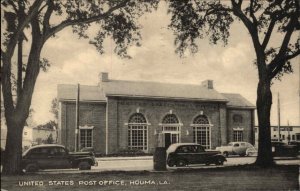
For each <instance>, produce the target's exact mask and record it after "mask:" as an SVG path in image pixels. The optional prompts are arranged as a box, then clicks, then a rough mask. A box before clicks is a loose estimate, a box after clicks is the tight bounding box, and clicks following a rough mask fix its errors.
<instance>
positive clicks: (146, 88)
mask: <svg viewBox="0 0 300 191" xmlns="http://www.w3.org/2000/svg"><path fill="white" fill-rule="evenodd" d="M76 96H77V85H66V84H60V85H58V100H59V101H74V100H76ZM110 96H119V97H134V98H154V99H175V100H193V101H209V102H224V103H227V102H228V103H227V105H228V107H232V108H246V109H255V106H254V105H253V104H251V103H250V102H249V101H248V100H246V99H245V98H244V97H242V96H241V95H240V94H228V93H226V94H225V93H224V94H222V93H219V92H218V91H216V90H215V89H209V88H207V87H204V86H202V85H192V84H172V83H160V82H147V81H123V80H108V81H106V82H101V83H99V85H98V86H87V85H80V101H89V102H106V100H107V97H110Z"/></svg>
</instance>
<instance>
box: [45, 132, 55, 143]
mask: <svg viewBox="0 0 300 191" xmlns="http://www.w3.org/2000/svg"><path fill="white" fill-rule="evenodd" d="M43 142H44V143H45V144H53V143H54V139H53V136H52V133H51V134H50V135H49V136H48V137H47V139H46V140H44V141H43Z"/></svg>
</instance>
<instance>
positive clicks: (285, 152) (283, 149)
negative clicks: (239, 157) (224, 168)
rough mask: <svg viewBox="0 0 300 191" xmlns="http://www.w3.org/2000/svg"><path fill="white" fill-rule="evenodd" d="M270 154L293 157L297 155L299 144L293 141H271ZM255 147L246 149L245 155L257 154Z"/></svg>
mask: <svg viewBox="0 0 300 191" xmlns="http://www.w3.org/2000/svg"><path fill="white" fill-rule="evenodd" d="M271 145H272V155H273V156H274V157H283V156H286V157H289V156H290V157H295V156H297V153H299V145H297V143H294V142H290V143H289V144H286V143H284V142H281V141H272V142H271ZM257 152H258V151H257V149H256V148H254V147H250V148H248V149H247V150H246V155H247V156H257Z"/></svg>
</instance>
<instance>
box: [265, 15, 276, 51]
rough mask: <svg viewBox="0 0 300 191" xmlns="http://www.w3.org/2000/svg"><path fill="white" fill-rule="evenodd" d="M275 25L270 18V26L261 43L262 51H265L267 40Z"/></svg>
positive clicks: (273, 20) (274, 21)
mask: <svg viewBox="0 0 300 191" xmlns="http://www.w3.org/2000/svg"><path fill="white" fill-rule="evenodd" d="M275 23H276V20H275V19H274V18H273V17H272V18H271V22H270V25H269V27H268V30H267V33H266V35H265V38H264V40H263V43H262V48H263V50H265V49H266V47H267V45H268V43H269V40H270V38H271V35H272V32H273V29H274V26H275Z"/></svg>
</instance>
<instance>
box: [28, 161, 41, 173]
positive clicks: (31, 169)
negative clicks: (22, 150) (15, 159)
mask: <svg viewBox="0 0 300 191" xmlns="http://www.w3.org/2000/svg"><path fill="white" fill-rule="evenodd" d="M38 170H39V167H38V165H37V164H35V163H31V164H27V165H26V167H25V171H26V172H37V171H38Z"/></svg>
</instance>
